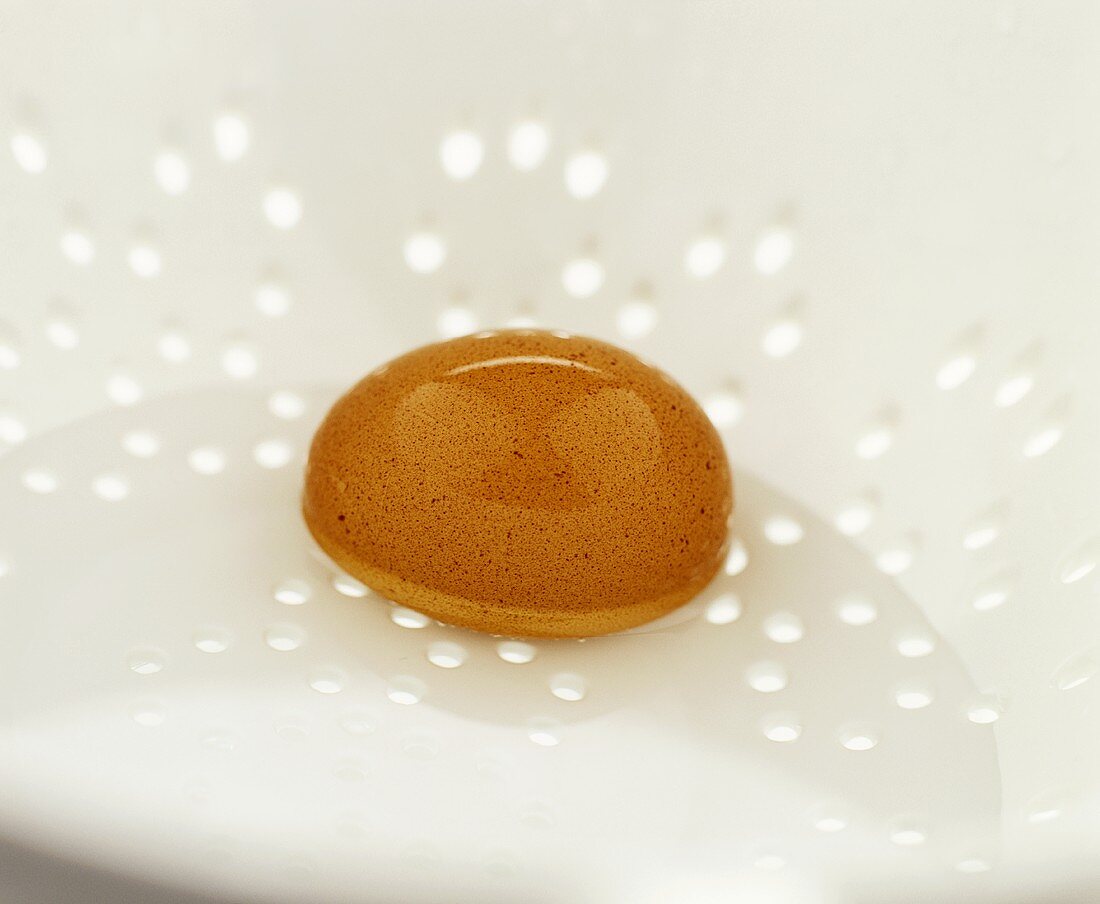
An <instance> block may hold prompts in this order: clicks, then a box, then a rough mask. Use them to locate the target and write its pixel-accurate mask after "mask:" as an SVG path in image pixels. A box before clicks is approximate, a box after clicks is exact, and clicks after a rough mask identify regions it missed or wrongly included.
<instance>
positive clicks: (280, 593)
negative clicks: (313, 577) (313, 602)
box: [274, 578, 313, 606]
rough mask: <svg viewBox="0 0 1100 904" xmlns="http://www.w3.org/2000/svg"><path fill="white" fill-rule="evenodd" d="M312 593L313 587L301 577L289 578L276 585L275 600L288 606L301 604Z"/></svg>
mask: <svg viewBox="0 0 1100 904" xmlns="http://www.w3.org/2000/svg"><path fill="white" fill-rule="evenodd" d="M312 595H313V588H312V587H310V585H309V584H308V583H307V582H306V581H303V580H301V579H300V578H287V579H286V580H285V581H281V582H280V583H278V584H276V585H275V590H274V596H275V600H276V601H277V602H280V603H283V604H284V605H287V606H300V605H302V603H305V602H307V601H308V600H309V598H310V597H311V596H312Z"/></svg>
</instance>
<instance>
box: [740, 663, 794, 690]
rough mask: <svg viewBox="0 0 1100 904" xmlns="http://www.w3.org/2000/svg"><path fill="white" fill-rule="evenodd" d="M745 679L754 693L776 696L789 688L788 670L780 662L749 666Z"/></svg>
mask: <svg viewBox="0 0 1100 904" xmlns="http://www.w3.org/2000/svg"><path fill="white" fill-rule="evenodd" d="M745 678H746V680H747V681H748V683H749V687H751V688H752V689H753V690H754V691H759V692H760V693H762V694H774V693H776V692H777V691H781V690H783V689H784V688H785V687H786V686H787V670H786V669H784V668H783V666H782V665H780V664H779V663H778V662H757V663H755V664H754V665H751V666H749V669H748V672H747V673H746V674H745Z"/></svg>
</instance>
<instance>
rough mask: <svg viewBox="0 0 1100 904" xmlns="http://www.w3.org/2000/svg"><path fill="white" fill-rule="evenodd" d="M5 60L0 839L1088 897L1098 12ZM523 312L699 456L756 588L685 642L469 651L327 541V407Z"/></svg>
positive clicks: (162, 21)
mask: <svg viewBox="0 0 1100 904" xmlns="http://www.w3.org/2000/svg"><path fill="white" fill-rule="evenodd" d="M0 16H2V18H0V23H2V25H3V27H2V28H0V83H3V84H4V85H6V86H9V87H10V91H9V92H8V96H7V97H6V98H5V99H4V100H3V101H2V103H3V104H4V106H0V128H2V129H3V130H4V135H3V137H4V141H5V143H6V144H7V145H8V151H9V153H7V154H6V157H5V158H4V159H0V200H2V210H3V215H2V216H0V255H2V258H0V260H2V266H0V446H3V447H5V448H9V451H8V452H7V453H6V454H4V455H3V457H0V511H2V512H3V513H4V514H3V517H2V519H0V607H2V611H3V613H4V623H5V629H4V631H3V632H2V634H0V638H2V639H0V650H2V658H0V677H2V681H0V716H2V719H0V788H2V794H3V798H2V799H3V802H4V807H3V810H2V812H0V829H2V830H3V832H4V834H8V835H13V836H19V837H23V838H27V839H31V840H32V841H33V843H35V844H37V845H39V846H41V847H43V848H44V849H47V850H52V851H55V852H59V853H63V854H64V856H67V857H75V858H77V859H81V860H88V861H93V862H97V863H100V864H103V865H107V866H109V867H110V868H112V869H117V870H122V871H124V872H125V873H127V874H135V875H138V874H140V875H145V876H151V877H155V878H162V879H165V880H172V881H173V882H175V883H177V884H181V885H183V886H187V887H192V888H198V889H206V890H210V891H214V892H224V893H233V894H236V895H238V896H240V895H244V894H253V895H257V896H260V897H264V898H282V899H293V900H310V899H325V900H344V899H354V900H395V899H399V898H401V897H405V898H408V899H410V900H411V899H414V898H417V896H423V897H426V898H428V899H439V897H440V895H442V896H443V897H447V896H448V895H452V896H453V897H454V898H455V899H459V898H464V897H469V898H470V899H471V900H486V899H488V898H490V897H492V896H500V897H502V898H503V899H505V900H508V899H511V900H516V899H523V900H531V899H535V898H537V899H539V900H543V899H544V900H547V901H580V900H593V901H619V900H622V901H648V900H653V901H666V900H689V901H695V900H698V901H701V902H710V901H717V900H725V899H728V898H730V897H734V898H736V897H737V896H738V895H742V896H747V895H753V896H755V897H753V898H752V900H754V901H755V900H760V901H762V902H765V904H766V902H802V904H813V902H825V901H832V900H842V901H843V900H857V899H860V895H862V894H871V895H872V896H877V898H876V899H877V900H880V901H881V900H884V899H885V897H886V896H895V897H896V896H899V895H900V896H901V897H904V894H903V893H899V892H898V890H897V877H904V880H905V884H904V886H903V887H905V888H908V889H912V891H913V894H914V895H915V896H917V899H922V896H923V899H924V900H927V894H928V889H935V890H936V892H937V893H939V894H950V895H952V896H953V897H954V898H955V899H961V898H965V897H967V896H974V897H979V898H985V897H987V896H988V897H996V895H997V894H998V892H999V891H1001V890H1004V889H1007V888H1012V887H1014V886H1016V885H1018V884H1019V883H1020V882H1021V881H1023V880H1024V879H1025V878H1026V879H1027V880H1028V881H1031V882H1035V883H1038V885H1039V887H1042V886H1043V883H1048V882H1049V883H1055V884H1059V883H1063V882H1067V881H1068V882H1072V881H1075V880H1080V881H1088V879H1089V878H1090V874H1089V870H1090V868H1091V867H1090V866H1089V864H1090V860H1091V859H1092V856H1093V854H1094V852H1095V851H1096V850H1097V848H1098V846H1100V820H1098V813H1100V795H1098V794H1097V790H1098V780H1100V768H1098V767H1097V763H1098V762H1100V731H1098V729H1097V728H1096V719H1095V715H1096V712H1097V705H1098V701H1097V696H1096V695H1097V693H1100V681H1097V680H1096V677H1095V676H1096V673H1097V672H1098V671H1100V607H1098V600H1100V571H1098V570H1097V569H1096V565H1097V562H1098V559H1100V517H1098V515H1097V513H1098V512H1100V479H1098V478H1097V476H1096V466H1095V460H1096V458H1097V455H1098V452H1100V401H1098V398H1100V394H1098V390H1100V369H1098V366H1097V364H1096V361H1095V345H1096V339H1097V337H1098V336H1100V314H1098V311H1100V308H1097V306H1096V285H1097V283H1096V277H1097V272H1096V268H1095V264H1094V262H1093V259H1094V257H1095V255H1094V253H1093V252H1094V249H1095V247H1096V245H1097V240H1098V239H1100V224H1098V222H1097V215H1096V211H1097V210H1098V209H1100V191H1098V190H1097V189H1098V185H1097V176H1096V168H1095V166H1094V161H1095V160H1096V159H1098V157H1100V126H1098V125H1097V121H1096V118H1095V116H1092V115H1089V113H1090V112H1091V111H1092V110H1095V108H1096V103H1097V101H1098V100H1100V98H1098V97H1097V96H1096V87H1095V86H1096V84H1097V79H1096V78H1095V75H1096V65H1097V64H1096V63H1095V61H1094V59H1093V56H1094V54H1093V53H1092V51H1093V50H1094V48H1095V45H1096V41H1097V37H1098V35H1100V23H1098V21H1097V12H1096V10H1095V9H1094V8H1093V7H1092V6H1091V5H1090V4H1085V3H1081V4H1070V3H1067V4H1061V5H1059V6H1058V7H1057V8H1047V7H1043V6H1041V5H1039V4H1027V3H1018V4H988V5H986V4H972V5H966V6H965V7H962V8H960V5H956V4H946V3H944V4H939V3H925V4H919V5H913V6H904V5H900V4H888V5H882V4H869V3H868V4H862V3H858V4H850V5H847V6H845V7H843V8H837V9H834V10H831V11H824V10H816V11H814V10H810V9H808V8H805V7H802V6H798V5H793V4H792V5H789V6H788V5H786V4H769V5H767V6H755V5H725V4H706V3H699V4H693V5H691V6H689V7H686V8H685V7H683V6H682V5H664V4H654V5H648V4H646V5H639V4H629V5H628V4H625V3H624V4H618V3H606V4H590V3H583V4H582V3H575V4H574V3H556V4H554V5H552V6H550V5H546V6H543V5H540V4H525V5H514V4H503V3H502V4H492V3H486V4H478V5H474V6H462V7H458V6H455V7H451V6H449V5H443V4H429V3H409V4H403V5H401V6H394V5H390V4H364V5H356V6H351V5H344V4H331V5H326V4H322V5H320V6H318V5H310V6H308V7H306V6H299V5H295V4H263V5H252V4H244V3H239V4H238V3H233V4H220V5H218V6H217V7H209V8H199V7H179V6H177V5H174V4H167V3H165V4H159V5H158V4H152V5H150V4H142V5H138V4H134V5H130V4H126V3H118V4H114V5H112V6H110V7H108V8H98V9H96V8H88V7H85V6H83V5H79V4H62V5H60V6H51V7H50V8H49V9H48V10H46V9H43V8H40V7H39V6H38V5H37V4H30V3H27V4H22V3H10V2H9V3H8V4H7V5H6V7H5V8H4V10H3V11H2V12H0ZM522 323H538V324H545V325H552V326H555V327H562V328H566V329H571V330H576V331H578V332H585V333H589V334H592V335H597V336H600V337H603V338H608V339H611V340H612V341H617V342H620V343H621V344H624V345H626V346H627V347H630V348H632V349H634V350H636V351H637V352H638V353H639V354H641V355H642V356H644V357H646V358H648V359H651V360H653V361H655V362H656V363H658V364H659V365H660V366H662V367H663V368H665V369H667V370H669V371H670V372H671V373H673V374H674V375H675V376H676V377H677V378H678V379H679V380H681V381H682V382H683V383H684V384H685V385H686V386H687V387H688V388H689V389H691V390H692V391H693V392H694V393H696V394H697V396H698V397H699V398H700V399H701V400H702V401H703V402H704V404H705V405H706V408H707V411H708V413H710V415H711V416H712V418H713V419H714V420H715V422H716V423H717V424H718V425H719V426H720V427H721V428H722V429H723V435H724V437H725V438H726V441H727V444H728V448H729V451H730V455H731V458H732V460H733V463H734V466H735V470H736V473H737V484H738V491H739V510H738V515H737V525H736V526H737V532H738V535H739V536H740V537H741V538H742V544H743V545H742V546H741V547H738V548H735V550H734V553H733V555H732V557H731V564H730V568H729V569H728V570H729V571H730V572H736V573H730V574H725V575H723V576H721V577H720V578H719V579H718V580H717V581H716V583H715V584H714V586H713V587H712V588H711V589H710V590H709V591H708V593H707V594H706V596H705V597H704V598H702V599H700V600H699V601H697V603H695V604H692V605H691V606H690V607H688V608H687V609H685V610H684V611H681V612H680V613H677V614H676V615H675V617H673V618H671V619H670V620H669V621H668V623H666V624H665V625H659V626H655V627H654V628H652V629H650V630H643V631H640V632H638V633H635V634H631V635H627V636H621V637H614V638H605V639H599V640H596V639H593V640H590V641H587V642H584V643H576V642H568V643H565V642H562V643H541V642H540V643H538V644H534V645H529V644H525V643H523V642H521V641H503V642H498V640H497V639H491V638H486V637H480V636H477V635H473V634H469V633H467V632H461V631H457V630H454V629H450V628H447V627H444V626H439V625H437V624H435V623H434V622H431V623H426V622H425V620H424V619H423V618H422V617H420V616H418V615H417V614H416V613H411V612H407V611H402V610H395V609H393V607H392V606H390V604H388V603H386V602H385V601H382V600H378V599H376V598H373V597H371V596H370V595H369V594H368V595H363V594H362V588H361V587H359V586H358V585H357V584H356V583H355V582H354V581H350V580H348V579H346V578H341V577H340V576H339V575H335V574H333V573H332V572H331V571H330V570H329V568H328V566H327V565H326V563H325V562H324V561H322V560H321V559H319V558H317V557H316V556H314V555H313V554H312V553H311V545H310V544H309V542H308V541H307V539H306V535H305V532H304V529H303V527H302V526H301V524H300V519H299V517H298V514H297V505H296V497H297V493H298V488H299V480H300V468H301V464H302V461H303V458H302V456H303V454H304V451H305V448H306V444H307V442H308V438H309V435H310V432H311V430H312V427H313V426H314V425H315V424H316V422H317V420H318V419H319V418H320V416H322V414H323V412H324V410H325V407H326V405H327V404H328V403H329V402H330V401H331V400H332V399H333V398H334V397H335V395H336V393H337V392H339V390H340V389H341V388H342V387H343V386H345V385H347V384H348V383H349V382H351V381H352V380H354V379H355V378H357V377H358V376H359V375H360V374H362V373H364V372H366V371H367V370H369V369H370V368H372V367H373V366H375V365H377V364H379V363H380V362H382V361H383V360H385V359H386V358H388V357H390V356H392V355H394V354H397V353H399V352H400V351H402V350H404V349H406V348H408V347H410V346H412V345H416V344H420V343H423V342H426V341H430V340H432V339H434V338H438V336H440V335H456V334H460V333H462V332H466V331H469V330H472V329H476V328H480V327H485V326H493V325H498V324H513V325H514V324H522ZM887 880H889V882H891V883H893V887H891V888H889V889H884V887H883V886H881V885H879V884H878V883H880V882H884V881H887ZM1059 887H1060V884H1059ZM869 889H870V890H872V891H868V890H869Z"/></svg>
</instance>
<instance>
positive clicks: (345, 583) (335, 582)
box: [332, 574, 370, 599]
mask: <svg viewBox="0 0 1100 904" xmlns="http://www.w3.org/2000/svg"><path fill="white" fill-rule="evenodd" d="M332 586H333V587H334V588H335V590H336V592H337V593H339V594H340V595H341V596H347V597H351V598H352V599H362V598H363V597H364V596H366V595H367V594H368V593H370V589H369V588H368V587H367V585H366V584H364V583H363V582H362V581H360V580H356V579H355V578H353V577H352V576H351V575H349V574H338V575H336V577H334V578H333V579H332Z"/></svg>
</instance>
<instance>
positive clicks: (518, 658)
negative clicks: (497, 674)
mask: <svg viewBox="0 0 1100 904" xmlns="http://www.w3.org/2000/svg"><path fill="white" fill-rule="evenodd" d="M497 655H498V656H499V657H500V658H501V659H503V660H504V661H505V662H511V663H514V664H516V665H522V664H523V663H527V662H530V661H531V660H532V659H534V658H535V648H534V647H533V646H532V645H531V644H529V643H524V642H523V641H520V640H502V641H501V642H500V643H498V644H497Z"/></svg>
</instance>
